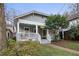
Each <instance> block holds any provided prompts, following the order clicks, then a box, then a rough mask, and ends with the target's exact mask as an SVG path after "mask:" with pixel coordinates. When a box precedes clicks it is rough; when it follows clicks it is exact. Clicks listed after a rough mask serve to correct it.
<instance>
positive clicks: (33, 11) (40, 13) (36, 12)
mask: <svg viewBox="0 0 79 59" xmlns="http://www.w3.org/2000/svg"><path fill="white" fill-rule="evenodd" d="M32 13H33V14H34V13H35V14H39V15H43V16H49V15H48V14H45V13H42V12H38V11H35V10H32V11H30V12H27V13H25V14H22V15H19V16H16V17H15V19H16V18H19V17H23V16H27V15H29V14H32Z"/></svg>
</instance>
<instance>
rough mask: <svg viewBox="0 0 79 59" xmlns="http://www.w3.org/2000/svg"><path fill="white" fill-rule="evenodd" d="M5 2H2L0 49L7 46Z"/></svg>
mask: <svg viewBox="0 0 79 59" xmlns="http://www.w3.org/2000/svg"><path fill="white" fill-rule="evenodd" d="M4 14H5V13H4V4H1V3H0V50H2V49H4V48H6V26H5V16H4Z"/></svg>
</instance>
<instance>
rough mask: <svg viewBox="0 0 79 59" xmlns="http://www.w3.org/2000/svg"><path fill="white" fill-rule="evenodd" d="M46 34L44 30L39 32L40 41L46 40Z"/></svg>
mask: <svg viewBox="0 0 79 59" xmlns="http://www.w3.org/2000/svg"><path fill="white" fill-rule="evenodd" d="M46 34H47V31H46V29H42V31H41V38H42V39H46Z"/></svg>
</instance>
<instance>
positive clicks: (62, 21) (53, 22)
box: [46, 15, 69, 40]
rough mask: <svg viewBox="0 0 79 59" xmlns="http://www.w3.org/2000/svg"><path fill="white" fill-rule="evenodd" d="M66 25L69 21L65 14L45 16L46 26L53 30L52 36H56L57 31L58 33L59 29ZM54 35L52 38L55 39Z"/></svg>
mask: <svg viewBox="0 0 79 59" xmlns="http://www.w3.org/2000/svg"><path fill="white" fill-rule="evenodd" d="M68 25H69V21H68V20H67V19H66V17H65V16H61V15H50V16H48V17H47V20H46V28H48V29H50V30H52V31H54V37H55V36H56V37H57V33H59V30H61V29H63V28H67V27H68ZM56 37H55V38H54V39H55V40H56Z"/></svg>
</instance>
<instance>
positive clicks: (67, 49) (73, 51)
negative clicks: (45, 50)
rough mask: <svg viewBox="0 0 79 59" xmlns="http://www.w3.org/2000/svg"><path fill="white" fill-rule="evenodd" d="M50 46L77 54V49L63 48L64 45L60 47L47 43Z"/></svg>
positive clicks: (78, 52)
mask: <svg viewBox="0 0 79 59" xmlns="http://www.w3.org/2000/svg"><path fill="white" fill-rule="evenodd" d="M49 46H50V47H53V48H58V49H61V50H64V51H67V52H70V53H74V54H78V55H79V51H76V50H72V49H69V48H64V47H61V46H57V45H54V44H49Z"/></svg>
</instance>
